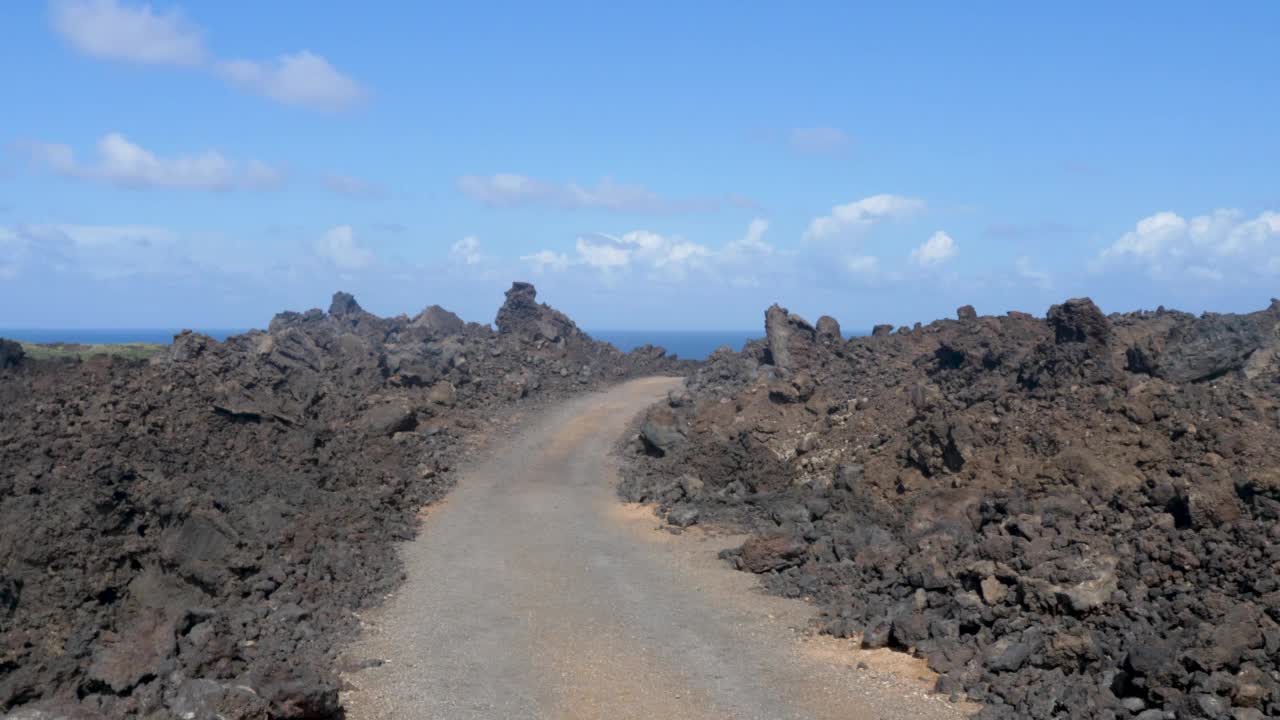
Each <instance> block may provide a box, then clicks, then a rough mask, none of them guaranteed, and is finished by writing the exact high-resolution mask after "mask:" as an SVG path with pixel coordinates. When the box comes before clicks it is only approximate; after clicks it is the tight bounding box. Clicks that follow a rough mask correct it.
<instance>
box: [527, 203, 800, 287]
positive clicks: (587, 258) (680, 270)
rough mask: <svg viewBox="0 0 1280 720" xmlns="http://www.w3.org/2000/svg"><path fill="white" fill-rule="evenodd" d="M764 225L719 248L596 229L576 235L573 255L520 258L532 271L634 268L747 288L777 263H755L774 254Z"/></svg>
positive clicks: (654, 275) (655, 275)
mask: <svg viewBox="0 0 1280 720" xmlns="http://www.w3.org/2000/svg"><path fill="white" fill-rule="evenodd" d="M768 227H769V223H768V221H766V220H763V219H756V220H753V221H751V223H750V224H749V225H748V226H747V232H746V234H745V235H744V236H743V237H742V238H739V239H736V240H732V241H730V242H727V243H725V244H724V245H722V246H721V247H719V248H713V247H710V246H707V245H704V244H701V243H696V242H692V241H689V240H686V239H685V238H682V237H680V236H678V235H662V234H660V233H655V232H652V231H649V230H634V231H631V232H628V233H624V234H622V235H616V236H615V235H606V234H604V233H595V234H591V235H583V236H581V237H579V238H578V239H577V240H576V241H575V243H574V254H573V255H572V256H569V255H565V254H563V253H557V252H555V251H552V250H541V251H539V252H536V253H533V254H531V255H525V256H523V257H521V258H520V259H521V260H523V261H525V262H526V263H528V264H529V265H530V266H531V267H532V268H533V269H534V270H535V271H537V272H544V271H547V270H552V271H565V270H569V269H571V268H575V267H576V268H582V269H585V270H590V271H594V272H598V273H600V274H601V275H603V276H606V277H612V276H615V275H620V274H623V273H630V272H636V273H641V274H643V275H644V276H646V277H647V278H649V279H651V280H656V281H664V282H670V281H681V280H684V279H686V278H688V277H689V276H691V275H693V274H695V273H697V274H699V276H700V277H705V278H706V279H708V280H712V281H716V282H720V281H723V282H727V283H729V284H731V285H735V286H739V287H752V286H756V285H759V284H760V283H759V278H758V277H757V275H759V274H767V273H769V272H771V271H772V270H773V269H774V265H776V263H774V265H771V264H762V263H760V262H758V261H759V259H760V258H763V257H768V256H773V255H775V252H776V251H775V250H774V248H773V247H772V246H770V245H769V244H768V243H766V242H764V239H763V236H764V234H765V232H766V231H767V230H768Z"/></svg>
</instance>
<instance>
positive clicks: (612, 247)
mask: <svg viewBox="0 0 1280 720" xmlns="http://www.w3.org/2000/svg"><path fill="white" fill-rule="evenodd" d="M574 249H576V250H577V251H578V260H579V262H582V263H583V264H585V265H589V266H591V267H593V268H597V269H599V270H604V271H606V272H608V271H610V270H614V269H617V268H624V267H627V266H628V265H630V264H631V249H630V248H628V247H626V246H624V245H623V244H622V243H621V242H620V241H618V240H617V239H615V238H612V237H609V236H608V235H599V236H596V237H591V238H586V237H580V238H578V240H577V242H575V243H574Z"/></svg>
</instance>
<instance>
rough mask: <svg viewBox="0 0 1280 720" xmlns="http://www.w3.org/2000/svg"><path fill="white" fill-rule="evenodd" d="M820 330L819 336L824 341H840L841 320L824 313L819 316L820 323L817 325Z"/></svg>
mask: <svg viewBox="0 0 1280 720" xmlns="http://www.w3.org/2000/svg"><path fill="white" fill-rule="evenodd" d="M815 327H816V328H817V330H818V337H820V338H822V339H823V340H824V341H828V342H830V341H838V340H840V339H841V335H840V321H839V320H836V319H835V318H833V317H831V316H830V315H823V316H822V317H820V318H818V324H817V325H816V326H815Z"/></svg>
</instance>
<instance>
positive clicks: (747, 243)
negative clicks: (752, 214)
mask: <svg viewBox="0 0 1280 720" xmlns="http://www.w3.org/2000/svg"><path fill="white" fill-rule="evenodd" d="M768 230H769V221H768V220H765V219H764V218H756V219H754V220H752V221H751V222H750V223H749V224H748V225H747V234H746V235H743V236H742V237H741V238H739V239H738V240H734V241H732V242H730V243H728V244H727V245H725V247H724V250H723V254H724V255H725V257H726V258H729V259H746V258H750V257H753V256H762V255H771V254H773V246H772V245H770V244H769V243H767V242H765V241H764V234H765V233H766V232H767V231H768Z"/></svg>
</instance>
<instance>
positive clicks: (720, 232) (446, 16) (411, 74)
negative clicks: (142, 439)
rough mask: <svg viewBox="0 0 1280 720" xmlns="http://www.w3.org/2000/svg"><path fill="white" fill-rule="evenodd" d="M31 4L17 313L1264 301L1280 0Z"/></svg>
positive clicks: (3, 303) (24, 65) (10, 139)
mask: <svg viewBox="0 0 1280 720" xmlns="http://www.w3.org/2000/svg"><path fill="white" fill-rule="evenodd" d="M603 5H606V4H602V3H537V4H533V3H520V4H517V3H509V4H481V3H469V4H467V6H466V7H462V6H461V5H455V6H454V7H449V8H443V7H430V6H428V4H425V3H414V4H409V3H385V4H379V3H364V4H360V5H356V4H354V3H353V4H346V5H342V6H339V5H338V4H328V3H302V2H274V3H267V4H264V5H262V6H261V7H255V8H254V9H253V10H250V9H249V8H248V7H247V6H245V5H243V4H240V3H214V2H182V3H169V2H153V3H151V4H149V5H147V4H142V3H138V2H133V1H132V0H66V1H56V2H52V3H50V4H47V5H44V4H40V3H34V2H32V3H15V4H14V5H13V6H12V7H10V8H8V9H7V10H6V17H5V21H4V25H3V28H0V32H3V43H0V87H3V88H4V90H5V93H4V94H5V98H6V102H5V104H4V109H3V111H0V153H2V154H0V327H5V326H9V327H13V326H45V327H94V326H99V327H143V326H164V327H170V326H195V327H241V326H260V325H263V324H265V322H266V321H267V320H268V319H269V318H270V316H271V314H273V313H274V312H276V311H277V310H281V309H286V308H289V309H305V308H308V307H314V306H321V307H324V306H326V305H327V301H328V297H329V294H330V293H331V292H332V291H334V290H336V289H345V290H349V291H351V292H353V293H355V294H356V296H357V297H358V298H359V299H360V301H361V302H362V304H364V305H365V307H367V308H369V309H370V310H373V311H375V312H379V313H382V314H396V313H400V312H407V313H410V314H412V313H413V312H416V311H417V310H418V309H420V308H421V307H423V306H425V305H427V304H431V303H439V304H442V305H445V306H447V307H450V308H454V309H456V310H457V311H458V312H459V313H460V314H462V315H463V316H464V317H466V318H468V319H472V320H478V321H482V322H487V321H489V320H491V318H492V316H493V313H494V311H495V310H496V308H497V306H498V304H499V303H500V302H501V299H502V291H503V290H504V289H505V288H506V287H507V285H508V283H509V282H510V281H511V280H513V279H525V280H531V281H533V282H535V283H536V284H537V285H538V287H539V290H540V297H542V299H544V300H546V301H548V302H550V303H552V304H554V305H556V306H557V307H560V308H561V309H563V310H565V311H567V312H569V313H570V314H571V315H572V316H573V317H574V318H575V319H577V320H578V321H579V324H581V325H583V326H586V327H596V328H673V329H674V328H755V327H759V326H760V324H761V317H762V312H763V310H764V308H765V307H767V306H768V305H769V304H770V303H772V302H775V301H776V302H780V303H782V304H783V305H785V306H787V307H789V308H791V309H792V310H795V311H798V312H800V313H801V314H804V315H807V316H810V318H811V319H813V318H816V316H817V315H820V314H824V313H826V314H831V315H834V316H836V317H837V318H839V319H840V320H841V321H842V322H843V324H844V325H845V326H846V327H849V328H863V327H869V326H870V325H871V324H873V323H878V322H891V323H895V324H902V323H909V322H913V321H916V320H923V321H928V320H930V319H933V318H935V317H939V316H949V315H951V314H952V313H953V311H954V308H955V307H956V306H958V305H961V304H965V303H972V304H974V305H975V306H977V308H978V310H979V312H982V313H1001V312H1004V311H1006V310H1010V309H1019V310H1026V311H1030V312H1035V313H1043V312H1044V310H1045V309H1046V308H1047V307H1048V306H1049V305H1050V304H1051V303H1053V302H1057V301H1060V300H1062V299H1064V298H1066V297H1072V296H1080V295H1089V296H1092V297H1093V298H1094V299H1095V300H1096V301H1098V302H1099V304H1100V305H1102V307H1103V308H1104V309H1105V310H1108V311H1112V310H1116V311H1118V310H1128V309H1134V308H1139V307H1154V306H1156V305H1158V304H1164V305H1166V306H1170V307H1179V308H1183V309H1187V310H1191V311H1201V310H1206V309H1209V310H1251V309H1256V308H1259V307H1263V306H1265V305H1266V303H1267V301H1268V299H1269V298H1270V297H1272V296H1273V295H1280V292H1276V288H1277V287H1280V283H1278V282H1277V280H1278V279H1280V140H1278V139H1277V133H1276V130H1275V128H1277V127H1280V93H1277V85H1276V77H1277V76H1280V59H1278V58H1280V56H1278V55H1277V53H1276V51H1275V47H1274V36H1273V33H1274V29H1275V27H1277V25H1278V24H1280V5H1277V4H1276V3H1270V2H1259V3H1243V2H1242V3H1231V4H1229V5H1226V6H1218V7H1211V6H1210V5H1208V4H1205V3H1168V2H1164V3H1126V4H1124V5H1123V6H1121V7H1117V6H1116V5H1115V4H1114V3H1097V4H1091V3H1071V4H1067V3H1063V4H1060V6H1057V7H1049V6H1048V4H1044V3H1035V4H1032V3H981V2H980V3H971V4H964V5H963V6H962V5H958V4H954V3H919V4H915V3H900V4H895V5H894V6H893V7H892V8H889V7H879V8H875V7H854V4H852V3H816V2H815V3H807V4H804V5H803V7H800V8H795V7H785V6H784V5H783V4H770V5H765V4H764V3H728V2H724V3H715V2H706V3H700V4H696V5H697V6H696V7H688V6H687V5H689V4H686V3H661V2H660V3H654V2H647V3H616V4H607V5H609V7H602V6H603Z"/></svg>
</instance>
